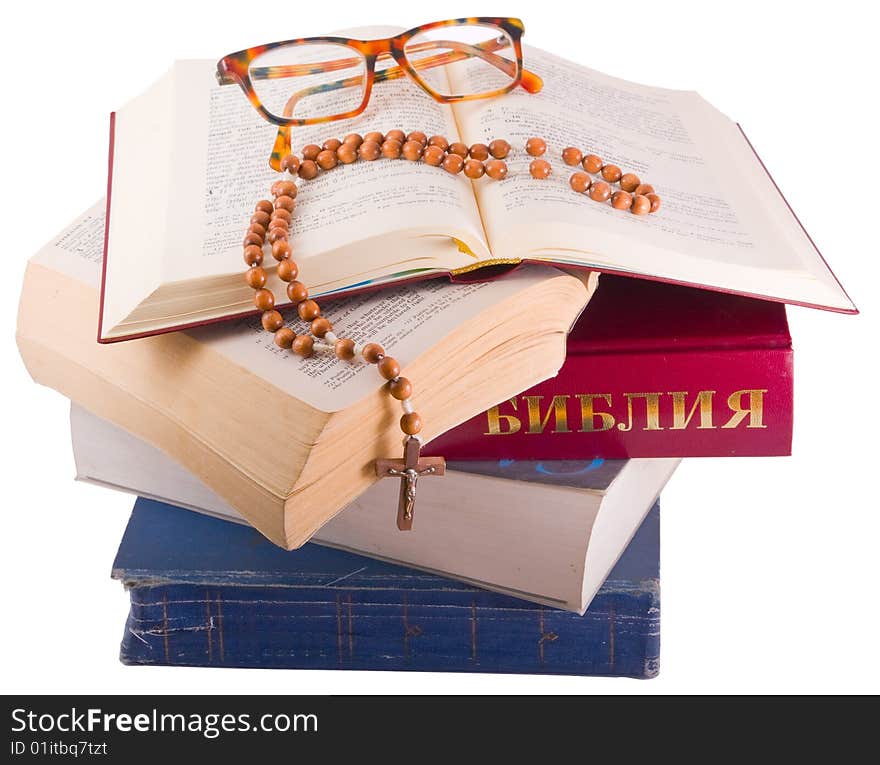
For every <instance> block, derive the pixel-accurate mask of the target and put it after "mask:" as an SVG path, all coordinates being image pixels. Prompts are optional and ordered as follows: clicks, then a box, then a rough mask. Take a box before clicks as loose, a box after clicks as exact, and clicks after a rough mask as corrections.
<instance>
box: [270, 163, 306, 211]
mask: <svg viewBox="0 0 880 765" xmlns="http://www.w3.org/2000/svg"><path fill="white" fill-rule="evenodd" d="M300 167H302V165H300ZM294 207H296V202H294V201H293V197H289V196H287V194H283V195H282V196H280V197H278V198H276V200H275V209H276V210H287V212H289V213H292V212H293V208H294Z"/></svg>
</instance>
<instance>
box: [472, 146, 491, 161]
mask: <svg viewBox="0 0 880 765" xmlns="http://www.w3.org/2000/svg"><path fill="white" fill-rule="evenodd" d="M468 154H470V156H471V159H478V160H480V162H485V161H486V160H487V159H489V147H488V146H486V144H484V143H475V144H473V145H472V146H471V148H470V149H468Z"/></svg>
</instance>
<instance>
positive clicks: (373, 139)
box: [364, 130, 385, 145]
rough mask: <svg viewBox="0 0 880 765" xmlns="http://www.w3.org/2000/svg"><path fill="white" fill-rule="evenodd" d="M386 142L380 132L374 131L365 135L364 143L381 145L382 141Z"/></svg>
mask: <svg viewBox="0 0 880 765" xmlns="http://www.w3.org/2000/svg"><path fill="white" fill-rule="evenodd" d="M384 140H385V136H384V135H382V134H381V133H380V132H379V131H378V130H372V131H370V132H369V133H367V134H366V135H364V143H378V144H380V145H381V143H382V141H384Z"/></svg>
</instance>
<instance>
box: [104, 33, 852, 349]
mask: <svg viewBox="0 0 880 765" xmlns="http://www.w3.org/2000/svg"><path fill="white" fill-rule="evenodd" d="M365 36H366V35H365ZM524 57H525V62H526V64H527V66H528V67H529V68H530V69H531V70H534V71H535V72H537V73H538V74H539V75H541V77H542V78H543V79H544V83H545V86H544V89H543V90H542V91H541V92H540V93H538V94H536V95H529V94H527V93H525V92H523V91H519V90H518V91H514V92H512V93H510V94H508V95H506V96H504V97H502V98H498V99H493V100H487V101H472V102H464V103H460V104H456V105H454V106H447V105H441V104H437V103H435V102H434V101H433V100H432V99H431V98H429V97H428V96H427V95H426V94H424V93H423V92H422V91H421V90H419V89H418V88H417V87H416V86H415V85H414V84H413V83H411V82H409V81H408V80H406V79H400V80H394V81H388V82H382V83H379V84H378V85H377V87H376V88H375V89H374V90H373V94H372V97H371V102H370V104H369V106H368V108H367V110H366V112H365V113H364V114H362V115H360V116H358V117H356V118H354V119H351V120H346V121H341V122H335V123H329V124H324V125H316V126H309V127H303V128H296V129H294V131H293V140H294V151H297V152H298V151H299V150H300V148H301V146H303V145H305V144H307V143H311V142H317V143H321V142H322V141H323V140H324V139H326V138H327V137H328V136H331V135H336V134H339V135H343V134H345V133H347V132H351V131H360V132H366V131H368V130H381V131H383V132H387V131H388V130H390V129H391V128H398V127H400V128H403V129H404V130H413V129H419V130H423V131H425V132H426V133H428V134H431V133H432V132H434V133H439V134H443V135H445V136H447V137H448V138H449V140H461V141H463V142H464V143H467V144H471V143H474V142H478V141H479V142H485V141H486V140H488V139H489V138H492V137H503V138H506V139H507V140H509V141H510V143H511V144H512V145H513V147H514V151H513V153H512V155H511V156H510V157H509V160H508V164H509V165H510V168H511V173H510V176H509V177H508V179H507V180H505V181H503V182H501V183H495V182H490V181H489V180H487V179H485V178H484V179H481V180H480V181H476V182H471V181H469V180H468V179H467V178H465V177H464V176H463V175H459V176H450V175H448V174H447V173H445V172H443V171H441V170H438V169H437V168H433V167H427V166H425V165H423V164H421V163H411V162H405V161H399V162H389V161H387V160H379V161H376V162H358V163H355V164H353V165H349V166H345V167H339V168H337V169H335V170H333V171H331V172H327V173H323V174H321V176H319V178H318V179H316V180H314V181H312V182H309V183H307V184H304V185H303V186H302V187H301V193H300V195H299V197H298V199H297V209H296V215H295V216H294V225H293V229H292V232H293V237H292V241H293V244H294V249H295V257H296V258H297V261H298V262H299V264H300V268H301V278H302V279H303V280H304V281H305V282H306V283H307V285H308V286H309V287H310V289H311V290H312V292H313V294H319V295H320V294H327V293H331V292H335V291H350V290H353V289H363V288H365V287H369V286H373V285H376V284H381V283H384V282H389V281H397V280H402V279H412V278H418V277H427V276H431V275H438V274H443V273H453V274H454V273H456V272H461V271H468V270H471V269H474V268H475V267H476V266H479V265H480V264H484V263H487V262H492V261H498V260H501V261H506V262H514V263H515V262H520V261H524V260H534V261H540V262H552V263H561V264H568V265H573V266H578V267H586V268H598V269H601V270H607V271H617V272H623V273H631V274H635V275H643V276H647V277H651V278H658V279H662V280H668V281H673V282H680V283H686V284H693V285H697V286H704V287H707V288H710V289H717V290H723V291H732V292H738V293H742V294H748V295H753V296H757V297H764V298H768V299H772V300H779V301H784V302H790V303H800V304H805V305H811V306H816V307H822V308H828V309H831V310H838V311H854V310H855V308H854V306H853V304H852V302H851V301H850V300H849V298H848V297H847V296H846V294H845V292H844V291H843V289H842V287H841V286H840V285H839V283H838V282H837V281H836V279H835V278H834V275H833V274H832V273H831V271H830V270H829V268H828V267H827V265H826V264H825V262H824V260H823V259H822V257H821V255H820V254H819V252H818V251H817V250H816V248H815V246H814V245H813V243H812V242H811V241H810V239H809V237H808V236H807V234H806V233H805V231H804V230H803V228H802V227H801V226H800V224H799V222H798V220H797V218H796V217H795V216H794V214H793V213H792V211H791V210H790V209H789V208H788V206H787V204H786V202H785V200H784V199H783V197H782V196H781V194H780V192H779V190H778V189H777V188H776V186H775V184H774V183H773V181H772V179H771V178H770V176H769V175H768V174H767V172H766V170H765V169H764V167H763V165H762V164H761V162H760V160H759V159H758V157H757V156H756V155H755V153H754V152H753V150H752V148H751V146H750V144H749V143H748V141H747V140H746V138H745V136H744V135H743V133H742V131H741V130H740V129H739V127H738V126H737V125H736V123H734V122H732V121H731V120H730V119H728V118H727V117H726V116H724V115H723V114H721V113H720V112H719V111H717V110H716V109H715V108H713V107H712V106H711V105H710V104H708V103H707V102H706V101H705V100H704V99H703V98H701V97H700V96H699V95H698V94H697V93H694V92H689V91H675V90H666V89H662V88H655V87H647V86H643V85H638V84H635V83H630V82H626V81H623V80H619V79H616V78H613V77H610V76H608V75H605V74H602V73H600V72H597V71H594V70H592V69H588V68H586V67H583V66H580V65H577V64H573V63H571V62H568V61H565V60H563V59H561V58H559V57H556V56H553V55H551V54H549V53H546V52H543V51H540V50H538V49H535V48H531V47H526V49H525V53H524ZM447 70H448V71H447V76H448V77H449V78H450V80H453V81H459V84H461V81H465V80H468V79H469V78H470V79H471V80H474V79H475V78H476V75H475V74H473V72H472V70H471V69H470V64H469V63H468V62H467V61H462V62H458V63H455V64H452V65H450V66H448V67H447ZM479 87H480V86H479V83H478V82H471V83H470V84H469V85H467V88H468V89H471V88H474V89H477V90H479ZM275 130H276V128H275V127H274V126H273V125H270V124H269V123H267V122H265V121H264V120H263V119H262V118H261V117H260V116H259V115H258V114H257V113H256V112H255V111H254V110H253V108H252V107H251V105H250V104H249V103H248V101H247V100H246V99H245V97H244V96H243V94H242V93H241V91H240V90H239V89H238V88H237V87H234V86H226V87H223V86H220V85H218V84H217V83H216V81H215V78H214V62H213V61H183V62H179V63H177V64H176V65H175V66H174V67H173V69H172V70H171V71H170V72H169V73H168V74H166V75H165V76H164V77H163V78H162V79H161V80H160V81H159V82H158V83H156V84H155V85H154V86H153V87H152V88H151V89H150V90H149V91H147V93H145V94H144V95H142V96H140V97H138V98H137V99H135V100H134V101H132V102H131V103H129V104H128V105H126V106H125V107H124V108H123V109H121V110H120V111H118V112H117V113H116V115H115V120H114V128H113V144H112V151H113V154H112V163H111V194H110V198H111V202H110V211H111V212H110V219H109V225H108V247H107V258H106V261H107V262H106V269H107V273H106V285H105V295H104V308H103V315H102V319H101V329H100V337H101V338H102V339H105V340H112V339H120V338H124V337H131V336H135V335H138V334H144V333H147V334H148V333H154V332H157V331H164V330H167V329H170V328H176V327H180V326H187V325H192V324H195V323H200V322H204V321H210V320H215V319H218V318H220V317H227V316H230V315H234V314H237V313H243V312H247V311H250V310H252V304H251V293H250V291H249V290H248V288H247V287H246V286H245V284H244V281H243V279H242V277H241V272H242V270H243V268H244V266H243V263H242V261H241V239H242V231H243V228H244V225H245V222H246V221H247V220H248V218H249V216H250V213H251V211H252V208H253V205H254V203H255V201H256V200H257V199H259V198H261V197H264V196H265V195H266V194H267V190H268V188H269V186H270V185H271V182H272V181H273V180H274V179H275V178H276V177H277V176H276V174H274V173H273V172H272V171H271V170H270V169H269V167H268V164H267V159H268V154H269V151H270V149H271V146H272V144H273V142H274V135H275ZM532 135H540V136H542V137H544V138H545V139H546V140H547V143H548V146H549V150H548V155H547V156H548V157H549V158H550V159H551V161H552V162H553V164H554V172H553V175H552V176H551V178H550V179H549V180H546V181H537V180H535V179H533V178H531V177H530V176H529V173H528V171H527V165H528V157H527V156H526V155H525V152H524V151H523V149H522V147H523V145H524V143H525V140H526V139H527V138H528V137H529V136H532ZM568 145H573V146H578V147H581V148H585V149H588V150H589V151H592V152H595V153H597V154H599V155H600V156H601V157H603V158H604V159H605V161H607V162H614V163H615V164H618V165H620V166H621V167H623V168H625V169H627V170H632V171H633V172H635V173H637V174H638V175H639V176H640V177H642V178H643V179H645V180H646V181H648V182H650V183H652V184H653V185H654V186H655V187H656V188H657V190H658V192H659V193H660V194H661V196H662V198H663V208H662V210H661V211H660V212H659V213H657V214H655V215H652V216H648V217H647V218H645V217H636V216H633V215H628V214H626V213H622V212H620V211H616V210H613V209H611V208H610V207H608V206H607V205H600V204H596V203H594V202H591V201H590V200H589V199H588V198H587V197H586V196H584V195H577V194H575V193H574V192H573V191H571V189H570V188H569V187H568V177H569V175H570V173H571V168H568V167H566V166H565V165H564V164H563V163H562V161H561V159H560V158H559V157H560V153H561V150H562V148H563V147H565V146H568ZM456 240H457V241H456ZM271 286H272V287H273V288H274V290H275V292H276V294H283V292H282V290H281V289H280V287H281V285H280V283H279V282H278V281H277V280H276V281H275V282H274V283H273V284H272V285H271Z"/></svg>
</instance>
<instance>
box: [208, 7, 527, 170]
mask: <svg viewBox="0 0 880 765" xmlns="http://www.w3.org/2000/svg"><path fill="white" fill-rule="evenodd" d="M465 25H475V26H483V27H493V26H494V27H497V28H498V29H500V30H502V31H503V32H505V33H506V35H507V37H508V38H509V39H510V42H511V43H512V46H513V52H514V54H515V58H511V59H508V58H504V57H503V56H500V55H498V54H497V53H496V51H497V50H499V49H501V48H502V47H507V44H506V42H505V43H501V42H500V41H499V40H498V39H493V40H487V41H485V42H482V43H475V44H469V43H466V42H461V41H454V42H453V41H448V40H438V41H425V42H419V43H416V44H414V45H410V46H409V52H410V53H412V52H424V51H427V50H430V49H431V48H442V49H443V52H442V53H437V54H435V55H433V56H425V57H423V58H418V59H416V60H415V61H410V60H409V59H408V58H407V55H406V52H407V51H406V46H407V43H408V41H409V40H410V39H412V38H413V37H414V36H416V35H418V34H420V33H422V32H425V31H428V30H431V29H436V28H439V27H447V26H465ZM524 31H525V28H524V26H523V23H522V21H520V20H519V19H515V18H488V17H474V18H462V19H450V20H449V21H435V22H433V23H431V24H424V25H422V26H419V27H415V28H413V29H410V30H408V31H406V32H402V33H401V34H399V35H397V36H396V37H389V38H387V39H384V40H355V39H352V38H348V37H308V38H300V39H296V40H284V41H281V42H274V43H268V44H267V45H258V46H256V47H254V48H248V49H247V50H242V51H238V52H237V53H230V54H229V55H228V56H224V57H223V58H222V59H220V61H218V62H217V81H218V82H219V83H220V84H221V85H231V84H237V85H239V86H240V87H241V89H242V90H243V91H244V92H245V95H246V96H247V98H248V100H249V101H250V102H251V104H253V106H254V108H255V109H256V110H257V111H258V112H259V113H260V115H261V116H262V117H263V118H264V119H265V120H267V121H268V122H271V123H273V124H275V125H278V135H277V136H276V139H275V145H274V147H273V149H272V155H271V157H270V159H269V164H270V165H271V166H272V168H273V169H275V170H281V160H282V159H283V158H284V157H285V156H286V155H288V154H289V153H290V151H291V142H290V128H291V126H294V125H315V124H318V123H322V122H333V121H336V120H344V119H349V118H351V117H355V116H357V115H358V114H361V113H362V112H363V111H364V110H365V109H366V108H367V104H368V102H369V100H370V93H371V92H372V88H373V83H375V82H382V81H385V80H396V79H400V78H401V77H407V76H408V77H410V78H411V79H412V80H413V81H414V82H415V83H416V84H417V85H418V86H419V87H420V88H422V90H424V91H425V92H426V93H427V94H428V95H429V96H431V97H432V98H433V99H434V100H435V101H438V102H440V103H454V102H457V101H471V100H475V99H482V98H494V97H496V96H501V95H504V94H505V93H509V92H510V91H511V90H513V89H514V88H516V87H522V88H523V89H524V90H526V91H527V92H528V93H537V92H539V91H540V90H541V88H542V87H543V86H544V83H543V81H542V80H541V78H540V77H539V76H538V75H536V74H534V73H533V72H529V71H528V70H526V69H523V66H522V35H523V32H524ZM299 43H306V44H312V43H327V44H335V45H343V46H347V47H349V48H351V49H352V50H353V51H356V52H357V53H358V54H359V58H355V59H337V60H334V61H326V62H320V63H319V64H292V65H286V66H266V67H258V68H256V69H252V68H251V63H252V62H253V61H254V60H255V59H256V58H257V57H259V56H261V55H263V54H264V53H266V52H267V51H271V50H273V49H275V48H280V47H283V46H290V45H295V44H299ZM471 57H479V58H480V59H482V60H483V61H485V62H487V63H488V64H490V65H492V66H494V67H496V68H497V69H499V70H501V71H502V72H504V73H505V74H506V75H507V76H508V77H510V82H509V83H508V84H507V85H506V86H504V87H502V88H499V89H498V90H493V91H488V92H485V93H477V94H455V95H443V94H441V93H438V92H437V91H436V90H434V89H433V88H432V87H431V85H430V84H429V83H428V82H427V81H426V79H424V78H423V77H421V76H420V74H419V72H421V71H424V70H426V69H431V68H434V67H437V66H443V65H444V64H450V63H453V62H455V61H462V60H465V59H467V58H471ZM361 58H362V59H363V61H364V63H365V71H364V74H363V75H362V76H357V77H348V78H343V79H340V80H337V81H335V82H331V83H322V84H321V85H318V86H315V87H312V88H307V89H306V90H303V91H300V92H298V93H295V94H293V96H291V98H290V99H289V100H288V101H287V103H286V105H285V108H284V114H282V115H276V114H273V113H272V112H270V111H269V110H268V109H267V108H266V107H265V106H264V105H263V103H262V101H261V99H260V97H259V96H258V95H257V93H256V91H255V90H254V86H253V82H252V80H253V79H274V78H280V77H293V76H297V75H307V74H311V73H315V72H332V71H339V70H343V69H346V68H349V67H351V66H352V65H353V64H354V65H356V64H358V63H359V61H360V59H361ZM388 58H393V59H394V61H395V62H396V64H397V65H396V66H391V67H388V68H386V69H382V70H381V71H379V72H376V62H377V61H384V60H386V59H388ZM355 86H358V87H363V90H364V95H363V100H362V101H361V103H360V105H358V106H357V107H356V108H355V109H352V110H350V111H347V112H344V113H342V114H335V115H331V116H326V117H312V118H304V119H300V118H296V117H293V116H292V115H293V109H294V106H295V105H296V103H297V102H298V101H300V100H301V99H302V98H303V97H305V96H307V95H312V94H313V93H316V92H319V91H328V90H333V89H338V88H346V87H355Z"/></svg>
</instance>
